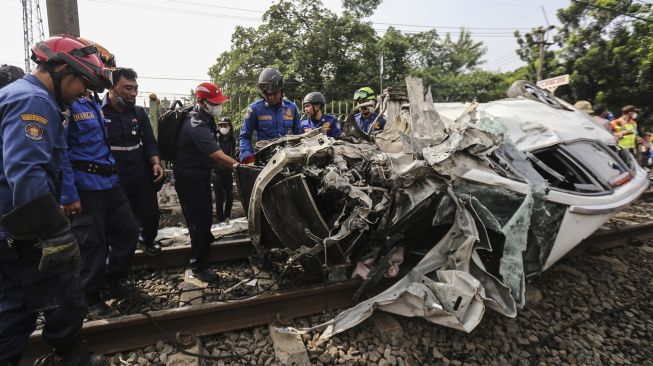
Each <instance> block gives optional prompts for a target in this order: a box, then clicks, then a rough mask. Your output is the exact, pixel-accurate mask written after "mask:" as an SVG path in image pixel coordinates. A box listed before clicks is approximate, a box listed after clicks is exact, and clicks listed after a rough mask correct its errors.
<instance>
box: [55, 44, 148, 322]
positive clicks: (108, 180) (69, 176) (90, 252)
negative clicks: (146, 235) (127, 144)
mask: <svg viewBox="0 0 653 366" xmlns="http://www.w3.org/2000/svg"><path fill="white" fill-rule="evenodd" d="M81 41H82V42H83V43H84V44H87V45H89V44H92V45H94V46H96V47H97V48H98V50H99V53H98V55H99V56H100V59H101V60H102V61H103V62H104V65H105V66H106V67H107V68H115V66H116V65H115V59H114V57H113V55H112V54H110V53H109V52H108V51H106V49H105V48H104V47H102V46H100V45H97V44H94V43H93V42H90V41H87V40H84V39H81ZM70 112H71V116H70V117H69V122H68V126H67V128H66V140H67V143H68V150H67V155H68V159H69V161H70V164H67V165H66V166H65V168H64V179H63V191H62V195H61V204H62V205H63V210H64V213H65V214H66V215H68V217H69V218H70V221H71V224H72V228H73V233H74V234H75V236H76V237H77V241H78V243H79V247H80V251H81V257H82V261H81V264H80V274H81V277H82V282H83V283H84V289H85V290H86V302H87V304H88V307H89V317H90V318H91V319H102V318H107V317H111V316H117V315H118V313H117V312H116V311H115V310H113V309H111V308H110V307H109V306H108V305H107V304H106V303H105V302H104V301H103V300H102V299H101V297H100V289H101V287H102V285H103V284H104V280H105V276H106V279H107V283H108V284H109V285H110V286H116V285H117V284H118V283H119V280H120V278H121V277H123V276H124V275H125V273H126V272H127V270H128V269H129V265H130V264H131V260H132V258H133V256H134V250H135V249H136V242H137V240H138V233H139V227H138V224H137V221H136V219H135V218H134V214H133V213H132V210H131V207H130V206H129V201H128V200H127V196H126V195H125V193H124V191H123V190H122V188H121V187H120V185H119V184H118V175H117V173H116V161H115V160H114V158H113V156H111V150H110V148H109V143H108V141H107V133H106V122H105V120H104V117H103V116H102V109H101V106H100V103H99V100H98V99H97V94H92V93H87V95H86V96H83V97H80V98H78V99H77V100H76V101H75V102H73V104H72V105H71V106H70ZM112 290H115V289H112Z"/></svg>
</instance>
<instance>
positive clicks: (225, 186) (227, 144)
mask: <svg viewBox="0 0 653 366" xmlns="http://www.w3.org/2000/svg"><path fill="white" fill-rule="evenodd" d="M216 137H217V140H218V144H219V145H220V149H222V151H223V152H224V153H225V154H227V155H229V156H231V157H232V158H233V157H235V156H236V155H235V153H236V151H235V150H236V141H235V139H234V132H233V129H232V126H231V120H230V119H229V118H227V117H222V118H221V119H220V121H219V122H218V134H217V136H216ZM211 183H213V193H215V215H216V217H217V219H218V226H221V227H224V226H227V225H229V219H230V218H231V207H232V206H233V202H234V194H233V189H234V187H233V184H234V180H233V176H232V174H231V169H229V168H228V167H225V166H224V165H221V164H215V166H214V167H213V173H212V174H211Z"/></svg>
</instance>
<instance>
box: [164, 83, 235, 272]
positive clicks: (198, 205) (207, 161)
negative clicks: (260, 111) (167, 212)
mask: <svg viewBox="0 0 653 366" xmlns="http://www.w3.org/2000/svg"><path fill="white" fill-rule="evenodd" d="M195 96H196V97H197V104H196V105H195V108H194V109H193V110H192V111H191V112H190V113H189V116H188V118H187V119H186V121H184V124H183V125H182V127H181V130H180V131H179V138H178V140H177V147H178V150H177V158H176V159H175V162H174V165H173V173H174V176H175V190H176V191H177V196H179V203H180V204H181V209H182V212H183V214H184V219H186V225H187V226H188V231H189V233H190V245H191V249H192V250H191V252H192V253H191V260H190V266H191V270H192V272H193V273H192V276H193V277H195V278H198V279H199V280H201V281H204V282H216V281H217V280H218V276H217V275H216V274H215V273H213V272H211V271H210V270H209V268H208V258H209V248H210V244H211V241H213V235H211V223H212V221H213V208H212V205H211V168H212V167H213V165H214V163H219V164H222V165H224V166H226V167H227V168H229V169H233V167H234V165H235V164H238V162H237V161H236V160H234V159H233V158H232V157H230V156H229V155H227V154H225V153H224V152H223V151H222V149H220V145H219V144H218V142H217V141H216V140H215V135H216V133H217V132H218V131H217V127H216V124H215V118H216V117H219V116H220V114H221V113H222V103H224V102H226V101H227V100H228V98H227V96H225V95H224V94H223V93H222V90H220V88H218V87H217V86H216V85H214V84H211V83H202V84H200V85H199V86H198V87H197V89H196V90H195Z"/></svg>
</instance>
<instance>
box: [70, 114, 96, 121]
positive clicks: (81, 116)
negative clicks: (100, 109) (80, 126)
mask: <svg viewBox="0 0 653 366" xmlns="http://www.w3.org/2000/svg"><path fill="white" fill-rule="evenodd" d="M87 119H95V114H94V113H93V112H80V113H75V114H73V120H75V121H84V120H87Z"/></svg>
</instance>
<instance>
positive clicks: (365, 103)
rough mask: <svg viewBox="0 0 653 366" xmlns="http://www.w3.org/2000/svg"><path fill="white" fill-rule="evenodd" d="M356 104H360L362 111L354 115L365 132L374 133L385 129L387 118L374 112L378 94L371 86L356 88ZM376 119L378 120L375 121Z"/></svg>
mask: <svg viewBox="0 0 653 366" xmlns="http://www.w3.org/2000/svg"><path fill="white" fill-rule="evenodd" d="M354 104H355V105H357V106H360V112H358V113H356V114H355V115H354V119H355V120H356V123H357V124H358V126H359V127H360V128H361V130H363V131H364V132H365V133H368V134H369V133H374V132H379V131H383V128H384V127H385V118H383V116H380V117H379V118H378V119H377V116H379V115H378V113H375V112H374V108H375V106H376V94H375V93H374V90H372V88H370V87H367V86H366V87H364V88H360V89H358V90H356V92H355V93H354ZM374 121H376V122H374Z"/></svg>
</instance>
